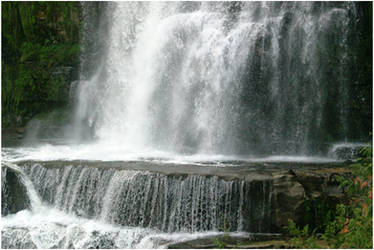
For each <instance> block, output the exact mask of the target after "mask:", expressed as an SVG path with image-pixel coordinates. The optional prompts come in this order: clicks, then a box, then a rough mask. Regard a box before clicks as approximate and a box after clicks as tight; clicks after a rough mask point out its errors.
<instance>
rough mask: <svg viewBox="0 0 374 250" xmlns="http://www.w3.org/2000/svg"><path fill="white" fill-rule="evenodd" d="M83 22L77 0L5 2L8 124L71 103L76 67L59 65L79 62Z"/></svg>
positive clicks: (4, 107)
mask: <svg viewBox="0 0 374 250" xmlns="http://www.w3.org/2000/svg"><path fill="white" fill-rule="evenodd" d="M79 26H80V23H79V3H78V2H3V3H2V123H3V126H4V125H5V126H6V125H8V124H7V123H10V122H9V119H7V118H8V116H9V115H13V116H17V117H24V116H29V117H31V116H32V115H34V114H37V113H39V112H44V111H47V110H48V109H50V108H51V107H52V106H56V105H57V106H58V105H65V103H67V100H68V85H69V83H70V81H71V80H72V79H70V77H72V73H71V72H73V71H71V72H68V73H66V72H62V73H61V72H60V71H61V69H62V68H64V67H65V68H66V67H70V68H77V66H78V63H79V58H78V55H79V50H80V47H79ZM56 72H57V73H56ZM59 72H60V73H59Z"/></svg>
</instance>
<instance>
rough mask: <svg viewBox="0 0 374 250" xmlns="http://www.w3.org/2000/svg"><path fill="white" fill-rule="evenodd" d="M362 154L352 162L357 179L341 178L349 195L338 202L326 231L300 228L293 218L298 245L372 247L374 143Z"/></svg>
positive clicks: (292, 228)
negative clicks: (321, 232) (345, 200)
mask: <svg viewBox="0 0 374 250" xmlns="http://www.w3.org/2000/svg"><path fill="white" fill-rule="evenodd" d="M361 155H362V157H360V158H358V159H357V160H356V162H355V164H353V165H352V173H353V175H354V176H355V177H354V178H353V179H347V178H344V177H340V178H339V180H338V181H339V182H340V186H341V187H342V188H343V190H344V192H345V193H346V195H347V197H348V199H347V203H344V204H338V205H337V207H336V216H335V218H334V219H333V220H332V221H328V222H327V223H326V227H325V231H324V232H323V234H322V235H320V236H319V237H317V235H316V229H314V230H313V231H312V232H311V231H310V229H309V226H308V225H306V226H305V227H304V228H303V229H299V228H298V227H297V226H296V225H295V223H294V222H293V221H289V227H288V231H289V233H290V235H291V236H292V238H291V239H290V243H291V244H292V246H293V247H297V248H319V247H325V246H324V245H327V246H328V247H329V248H372V247H373V231H372V229H373V207H372V204H373V203H372V196H373V189H372V187H373V185H372V183H373V182H372V168H373V163H372V157H373V154H372V146H368V147H365V148H363V149H362V150H361Z"/></svg>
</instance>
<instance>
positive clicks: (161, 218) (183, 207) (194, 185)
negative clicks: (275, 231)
mask: <svg viewBox="0 0 374 250" xmlns="http://www.w3.org/2000/svg"><path fill="white" fill-rule="evenodd" d="M24 170H25V171H26V172H27V173H28V175H29V176H30V178H31V179H32V180H33V182H34V183H35V186H36V189H37V190H38V192H39V194H40V195H41V197H43V200H44V201H45V202H47V203H48V204H50V205H52V206H54V207H55V208H57V209H59V210H62V211H65V212H67V213H70V214H73V215H76V216H83V217H85V218H94V219H96V220H101V221H103V222H106V223H111V224H117V225H122V226H140V227H145V228H153V229H158V230H162V231H164V232H181V231H183V232H197V231H212V230H213V231H214V230H227V231H247V232H269V230H270V224H271V223H270V221H271V181H270V180H269V181H266V180H264V181H252V182H248V181H244V180H242V181H241V180H232V181H226V180H223V179H221V178H219V177H217V176H203V175H178V174H174V175H164V174H158V173H149V172H139V171H129V170H120V169H115V168H112V169H108V168H107V167H93V166H84V165H83V166H82V165H70V166H65V167H44V166H43V164H34V165H28V164H27V165H25V166H24Z"/></svg>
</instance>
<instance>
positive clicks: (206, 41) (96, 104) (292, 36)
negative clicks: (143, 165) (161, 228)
mask: <svg viewBox="0 0 374 250" xmlns="http://www.w3.org/2000/svg"><path fill="white" fill-rule="evenodd" d="M83 9H87V10H86V11H88V10H89V6H88V4H86V5H83ZM103 9H104V11H103V13H102V14H101V17H97V16H95V21H96V22H97V25H96V26H97V27H99V28H98V29H97V30H96V32H93V33H94V34H92V32H91V33H90V38H91V41H95V42H96V43H98V44H100V45H98V46H96V47H95V46H91V47H90V46H88V45H87V46H88V47H90V48H91V49H87V46H86V50H87V51H86V52H85V53H87V55H90V56H91V57H90V58H91V59H92V53H94V52H95V53H96V54H95V55H96V56H94V63H93V62H92V60H88V61H89V62H90V64H92V65H93V66H92V65H91V66H87V63H84V65H85V66H84V67H83V68H87V70H85V71H84V75H85V77H84V80H82V81H81V82H80V86H79V90H80V91H79V92H78V96H79V97H78V105H77V112H76V120H77V124H79V125H81V126H85V127H84V129H82V130H81V131H91V132H90V133H91V134H90V136H91V137H92V138H94V139H95V140H96V142H97V143H98V144H100V143H101V144H103V145H117V146H118V147H121V148H122V149H124V151H126V150H128V151H138V152H139V151H147V152H148V151H152V150H160V151H166V152H174V153H187V154H196V153H199V154H213V155H214V154H226V155H238V154H246V155H248V154H249V155H273V154H316V153H321V152H323V151H324V150H325V151H326V147H327V146H326V144H327V142H331V140H335V141H344V140H349V138H348V129H349V128H348V120H349V112H348V109H349V107H350V105H351V104H350V103H351V102H352V100H350V99H349V98H350V97H349V93H348V90H349V87H348V86H349V82H348V80H347V79H348V77H349V65H351V64H352V63H354V62H353V61H352V60H351V59H350V58H349V56H348V53H349V49H350V47H349V43H348V38H349V35H350V34H351V33H352V32H353V31H354V29H355V26H354V20H355V15H356V12H355V5H354V4H352V3H315V2H220V3H216V2H214V3H207V2H203V3H199V2H193V3H190V2H157V3H148V2H122V3H113V2H112V3H108V4H106V5H105V8H103ZM87 18H92V16H89V15H88V17H86V19H87ZM352 20H353V21H352ZM86 22H87V20H86ZM88 23H89V22H88ZM352 23H353V24H352ZM103 27H105V28H103ZM91 29H92V27H91ZM100 37H105V42H104V41H102V38H100ZM86 39H87V38H86ZM88 40H89V39H88ZM100 41H101V42H100ZM92 47H95V48H92ZM97 48H100V49H97ZM98 51H99V52H98ZM332 51H333V53H332ZM83 57H84V56H83ZM83 61H84V60H83ZM85 61H87V60H85ZM88 69H90V70H91V71H89V70H88ZM87 72H91V73H90V74H88V73H87ZM82 74H83V73H82ZM331 119H334V122H333V123H334V125H331V122H330V121H331Z"/></svg>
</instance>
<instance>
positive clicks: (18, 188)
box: [1, 165, 30, 216]
mask: <svg viewBox="0 0 374 250" xmlns="http://www.w3.org/2000/svg"><path fill="white" fill-rule="evenodd" d="M18 175H19V174H18V173H17V172H15V171H14V170H12V169H10V168H8V167H5V166H3V165H2V168H1V215H2V216H5V215H8V214H13V213H17V212H18V211H21V210H24V209H28V208H30V199H29V197H28V195H27V189H26V187H25V186H24V184H23V183H22V181H21V180H20V177H19V176H18Z"/></svg>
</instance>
